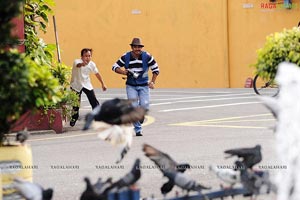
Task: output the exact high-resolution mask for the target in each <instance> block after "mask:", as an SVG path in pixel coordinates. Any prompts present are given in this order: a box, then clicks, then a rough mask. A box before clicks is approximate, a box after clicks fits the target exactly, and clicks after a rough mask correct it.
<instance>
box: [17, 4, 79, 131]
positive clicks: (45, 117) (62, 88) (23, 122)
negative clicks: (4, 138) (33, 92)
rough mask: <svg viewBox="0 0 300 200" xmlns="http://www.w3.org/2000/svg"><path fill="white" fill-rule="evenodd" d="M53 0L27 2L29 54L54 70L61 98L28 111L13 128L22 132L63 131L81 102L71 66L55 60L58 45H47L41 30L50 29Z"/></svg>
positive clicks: (52, 72) (26, 29) (49, 69)
mask: <svg viewBox="0 0 300 200" xmlns="http://www.w3.org/2000/svg"><path fill="white" fill-rule="evenodd" d="M51 5H54V2H53V1H52V0H48V1H35V0H26V1H25V4H24V21H25V47H26V57H29V58H30V59H31V60H33V61H34V62H35V63H36V64H37V65H39V66H40V67H41V68H44V69H45V70H47V71H49V72H51V74H52V75H53V76H54V78H55V79H57V80H58V82H59V87H58V90H57V94H58V95H59V96H60V97H61V99H60V100H58V99H56V100H54V101H52V102H44V104H43V105H39V106H38V107H37V108H38V110H36V111H35V112H30V111H28V112H27V113H26V114H24V115H23V116H22V117H21V119H20V120H19V121H18V122H17V123H16V124H15V126H14V127H13V129H12V130H13V131H19V130H21V129H23V128H24V127H27V128H28V129H29V130H45V129H52V130H54V131H55V132H56V133H62V132H63V122H64V121H66V119H67V118H70V116H71V115H72V114H71V110H72V109H71V108H72V106H76V105H78V104H79V101H78V96H77V95H76V94H75V93H74V92H73V91H71V90H70V89H69V82H70V74H71V68H70V67H68V66H66V65H64V64H63V63H57V62H56V61H55V60H54V52H55V50H56V45H54V44H46V43H45V42H44V41H43V40H42V39H41V38H40V37H39V36H38V30H40V31H42V32H46V28H47V23H48V15H50V14H52V13H53V12H52V9H51V8H50V6H51Z"/></svg>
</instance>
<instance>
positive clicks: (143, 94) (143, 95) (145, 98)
mask: <svg viewBox="0 0 300 200" xmlns="http://www.w3.org/2000/svg"><path fill="white" fill-rule="evenodd" d="M126 92H127V98H128V99H133V100H136V101H134V102H133V106H135V107H138V106H141V107H143V108H145V109H146V110H149V96H150V95H149V87H148V86H131V85H126ZM133 126H134V131H135V132H136V133H138V132H141V131H142V124H141V123H140V122H139V121H138V122H135V123H133Z"/></svg>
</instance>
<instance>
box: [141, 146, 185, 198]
mask: <svg viewBox="0 0 300 200" xmlns="http://www.w3.org/2000/svg"><path fill="white" fill-rule="evenodd" d="M143 151H144V152H145V155H146V156H147V157H148V158H150V159H151V160H152V161H153V162H154V163H155V164H156V165H157V166H158V168H159V169H160V170H161V171H162V173H163V174H165V171H166V170H167V171H173V172H176V171H177V172H182V173H183V172H185V170H186V169H189V168H190V165H189V164H187V163H183V164H178V163H177V162H176V161H175V160H173V159H172V158H171V157H170V156H169V155H168V154H166V153H164V152H161V151H159V150H158V149H156V148H154V147H152V146H150V145H148V144H144V146H143ZM174 185H175V183H174V181H173V180H172V179H169V181H168V182H166V183H164V184H163V185H162V187H161V188H160V191H161V193H162V194H163V195H166V194H167V193H169V192H170V191H171V190H172V189H173V187H174Z"/></svg>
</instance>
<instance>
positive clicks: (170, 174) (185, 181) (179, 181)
mask: <svg viewBox="0 0 300 200" xmlns="http://www.w3.org/2000/svg"><path fill="white" fill-rule="evenodd" d="M164 175H165V176H166V177H167V178H169V180H170V181H172V182H173V183H174V184H175V185H177V186H178V187H180V188H181V189H183V190H187V192H189V191H197V192H201V191H202V190H203V189H211V187H206V186H203V185H201V184H199V183H197V182H196V181H195V180H193V179H191V178H190V177H189V176H187V175H186V174H184V173H181V172H174V171H166V172H165V174H164Z"/></svg>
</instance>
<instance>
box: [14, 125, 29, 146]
mask: <svg viewBox="0 0 300 200" xmlns="http://www.w3.org/2000/svg"><path fill="white" fill-rule="evenodd" d="M28 135H29V133H28V131H27V128H25V129H24V130H23V131H18V132H17V134H16V141H18V142H20V143H21V144H23V143H24V142H25V141H26V140H27V139H28Z"/></svg>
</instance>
